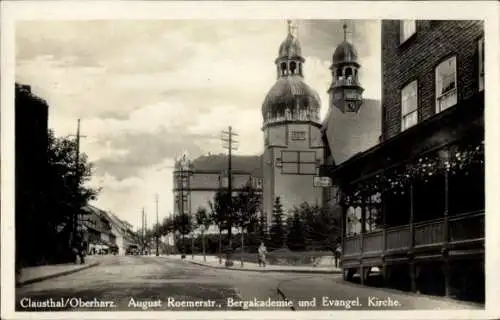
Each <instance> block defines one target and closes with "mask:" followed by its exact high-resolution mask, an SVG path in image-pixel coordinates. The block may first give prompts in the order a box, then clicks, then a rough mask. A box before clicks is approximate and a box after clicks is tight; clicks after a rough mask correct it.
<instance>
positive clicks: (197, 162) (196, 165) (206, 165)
mask: <svg viewBox="0 0 500 320" xmlns="http://www.w3.org/2000/svg"><path fill="white" fill-rule="evenodd" d="M227 163H228V158H227V155H225V154H212V155H203V156H201V157H198V158H196V159H194V160H193V161H192V166H193V171H194V172H196V171H209V172H214V173H220V172H221V171H222V170H227ZM231 167H232V170H233V171H235V172H245V173H249V174H251V175H252V176H254V177H257V178H262V157H261V156H243V155H233V156H232V158H231Z"/></svg>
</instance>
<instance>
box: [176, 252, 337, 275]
mask: <svg viewBox="0 0 500 320" xmlns="http://www.w3.org/2000/svg"><path fill="white" fill-rule="evenodd" d="M166 257H167V258H170V259H175V260H182V259H181V256H180V255H169V256H166ZM184 261H186V262H189V263H192V264H196V265H201V266H207V267H211V268H216V269H226V270H239V271H254V272H255V271H257V272H292V273H316V274H333V273H341V269H339V268H335V267H333V266H332V267H324V266H323V267H313V266H283V265H266V267H265V268H264V267H259V265H258V264H257V263H252V262H246V261H245V262H243V267H242V266H241V261H240V260H233V263H234V264H233V266H232V267H226V266H225V259H222V263H219V258H218V257H216V256H208V255H207V261H206V262H204V260H203V256H199V255H195V256H194V259H192V256H191V255H186V258H185V259H184Z"/></svg>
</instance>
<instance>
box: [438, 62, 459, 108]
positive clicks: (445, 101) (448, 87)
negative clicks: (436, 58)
mask: <svg viewBox="0 0 500 320" xmlns="http://www.w3.org/2000/svg"><path fill="white" fill-rule="evenodd" d="M456 104H457V57H455V56H454V57H451V58H449V59H447V60H445V61H443V62H441V63H440V64H439V65H438V66H437V67H436V113H438V112H441V111H443V110H445V109H447V108H449V107H451V106H454V105H456Z"/></svg>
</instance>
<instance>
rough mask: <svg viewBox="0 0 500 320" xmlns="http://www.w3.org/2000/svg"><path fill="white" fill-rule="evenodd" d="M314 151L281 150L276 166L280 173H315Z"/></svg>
mask: <svg viewBox="0 0 500 320" xmlns="http://www.w3.org/2000/svg"><path fill="white" fill-rule="evenodd" d="M315 159H316V153H315V152H314V151H281V158H279V159H278V164H277V166H278V167H281V173H282V174H305V175H316V174H317V162H316V160H315Z"/></svg>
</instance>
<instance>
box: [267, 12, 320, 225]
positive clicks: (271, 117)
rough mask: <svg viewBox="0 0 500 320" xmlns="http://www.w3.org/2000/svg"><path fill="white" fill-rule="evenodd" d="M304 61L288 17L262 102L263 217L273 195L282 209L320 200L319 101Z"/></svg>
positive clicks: (269, 219) (269, 208) (270, 211)
mask: <svg viewBox="0 0 500 320" xmlns="http://www.w3.org/2000/svg"><path fill="white" fill-rule="evenodd" d="M304 64H305V59H304V57H303V56H302V48H301V45H300V42H299V39H298V36H297V32H296V27H295V26H294V25H293V24H292V23H291V22H289V29H288V34H287V36H286V39H285V40H284V41H283V42H282V43H281V45H280V48H279V52H278V57H277V59H276V60H275V65H276V78H277V80H276V83H275V84H274V85H273V87H272V88H271V89H270V90H269V92H268V94H267V96H266V97H265V100H264V102H263V104H262V117H263V127H262V130H263V132H264V153H263V157H262V171H263V177H264V184H263V211H264V213H265V214H266V215H267V221H268V222H271V215H272V212H273V203H274V201H275V199H276V198H277V197H279V198H280V200H281V203H282V205H283V209H284V210H285V212H286V211H288V210H291V209H293V208H294V207H295V206H297V207H298V206H299V205H300V204H301V203H303V202H308V203H310V204H321V202H322V191H321V189H317V188H314V187H313V179H314V176H316V175H317V172H318V168H319V165H320V164H321V163H322V160H323V147H324V146H323V141H322V138H321V130H320V128H321V123H320V108H321V101H320V98H319V95H318V94H317V92H315V91H314V90H313V89H312V88H311V87H309V86H308V85H307V84H306V83H305V81H304V73H303V70H304Z"/></svg>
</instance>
